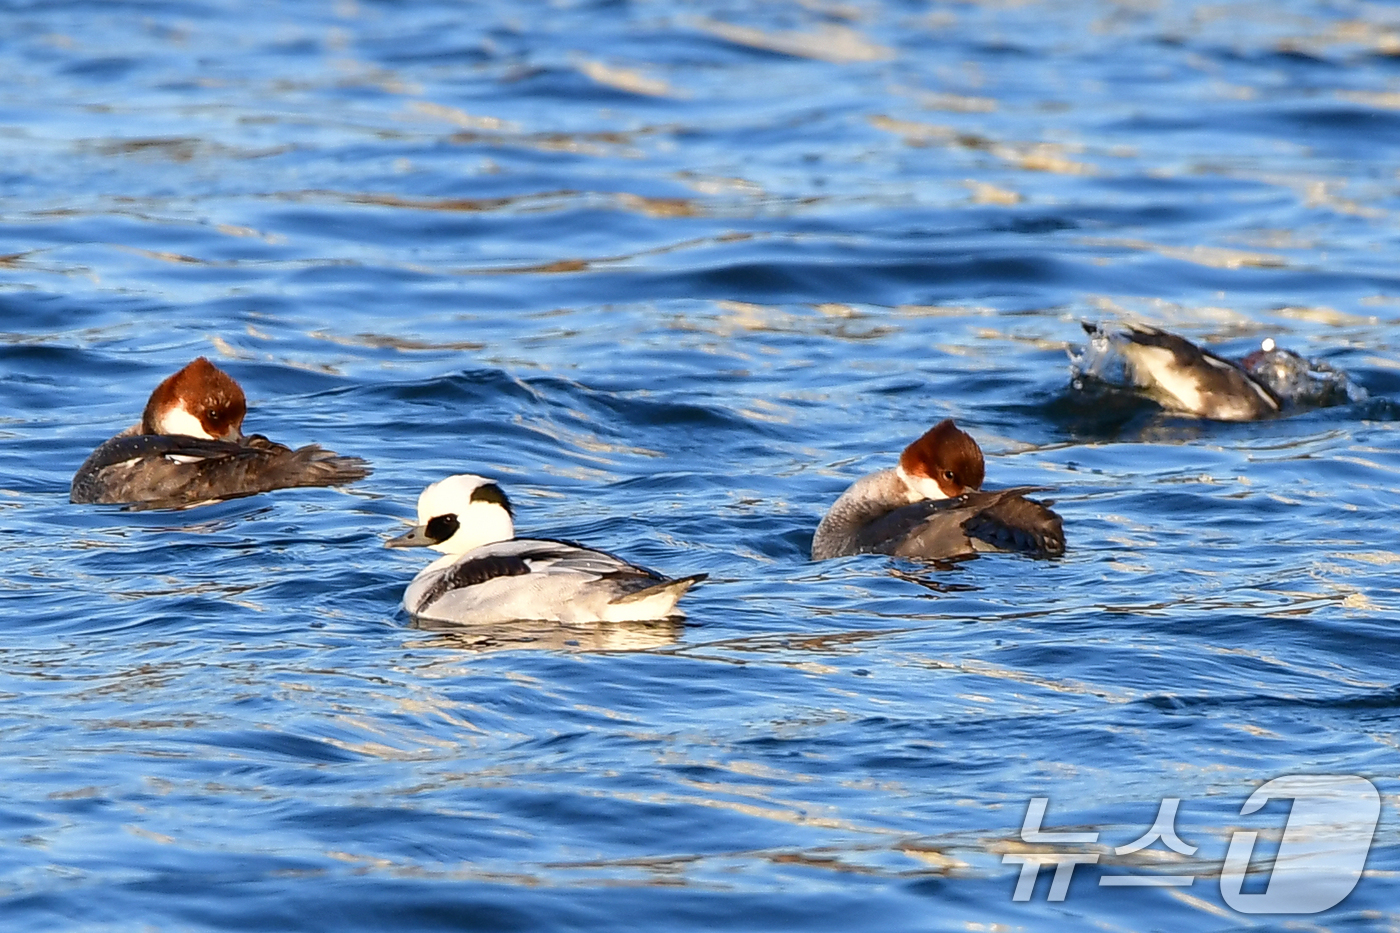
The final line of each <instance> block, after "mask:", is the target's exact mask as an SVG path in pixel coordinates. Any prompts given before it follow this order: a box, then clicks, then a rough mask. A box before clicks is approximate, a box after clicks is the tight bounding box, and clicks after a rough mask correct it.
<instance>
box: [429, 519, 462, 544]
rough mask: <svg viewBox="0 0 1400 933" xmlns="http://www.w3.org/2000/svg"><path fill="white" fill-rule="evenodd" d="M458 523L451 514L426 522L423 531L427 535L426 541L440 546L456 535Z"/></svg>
mask: <svg viewBox="0 0 1400 933" xmlns="http://www.w3.org/2000/svg"><path fill="white" fill-rule="evenodd" d="M458 527H460V526H459V523H458V521H457V516H456V515H453V514H451V513H449V514H447V515H438V516H436V517H434V518H433V519H432V520H431V521H429V522H428V524H427V526H426V527H425V528H424V530H425V531H426V532H427V533H428V540H430V541H432V542H433V543H434V544H441V543H442V542H444V541H446V540H447V539H448V538H450V537H452V536H453V535H455V534H456V533H457V529H458Z"/></svg>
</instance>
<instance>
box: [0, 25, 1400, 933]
mask: <svg viewBox="0 0 1400 933" xmlns="http://www.w3.org/2000/svg"><path fill="white" fill-rule="evenodd" d="M0 24H3V29H0V191H3V194H4V198H3V201H0V314H3V316H2V317H0V331H3V333H0V374H3V380H0V506H3V508H4V510H5V515H6V520H5V521H4V523H3V526H0V527H2V529H3V534H2V536H0V599H3V605H4V607H5V609H6V613H5V619H6V620H7V622H6V625H5V631H4V636H3V640H0V737H3V748H4V750H5V754H4V755H3V756H0V788H3V794H0V926H3V929H4V930H6V931H40V930H45V931H46V930H73V929H102V930H118V931H138V930H139V931H145V930H153V929H158V930H201V931H203V930H279V931H292V930H296V931H301V930H326V931H337V933H345V931H357V930H364V931H378V930H386V929H392V930H430V929H432V930H435V929H482V930H502V929H518V930H530V931H546V930H599V931H602V930H616V929H649V930H653V929H664V930H707V929H714V928H728V929H754V930H760V929H765V930H766V929H788V928H798V927H799V926H800V927H801V928H803V929H807V930H864V929H882V930H884V929H889V930H894V929H901V930H902V929H910V930H914V929H918V930H958V931H966V930H988V929H1002V930H1057V931H1081V930H1086V929H1108V930H1133V931H1139V930H1140V931H1149V930H1214V929H1234V928H1244V927H1252V928H1256V929H1266V930H1274V929H1284V928H1288V929H1324V928H1325V929H1329V930H1341V929H1345V930H1359V929H1375V930H1385V929H1393V928H1394V927H1395V926H1396V925H1397V924H1400V909H1397V907H1396V904H1397V901H1400V898H1397V896H1396V893H1397V888H1396V884H1395V878H1396V874H1395V873H1396V872H1397V871H1400V837H1398V836H1397V830H1400V826H1398V825H1397V819H1396V803H1397V798H1396V796H1395V794H1396V793H1397V791H1400V753H1397V747H1400V690H1397V682H1400V674H1397V667H1400V665H1397V658H1400V631H1397V627H1396V620H1397V618H1398V617H1400V590H1397V585H1396V582H1395V581H1396V570H1397V564H1400V536H1397V531H1396V527H1397V526H1396V517H1395V516H1396V514H1397V509H1400V443H1397V441H1398V440H1400V435H1398V432H1397V428H1396V423H1397V422H1396V415H1397V412H1398V411H1400V408H1397V404H1396V399H1397V398H1400V343H1398V341H1397V333H1400V332H1397V329H1396V325H1397V322H1400V274H1397V272H1396V269H1397V266H1396V263H1395V254H1396V248H1397V246H1400V227H1397V217H1400V190H1398V189H1400V186H1398V185H1397V174H1396V166H1397V164H1400V163H1398V161H1397V157H1400V8H1397V7H1394V6H1389V5H1384V4H1376V3H1362V2H1351V0H1340V2H1332V3H1323V2H1305V0H1272V2H1269V3H1262V2H1261V3H1248V2H1241V3H1232V4H1208V3H1192V2H1186V0H1164V2H1161V3H1156V4H1127V3H1111V2H1068V3H1067V2H1037V0H1031V2H1026V3H1007V4H1002V3H991V2H986V3H933V4H922V3H905V2H898V0H886V2H855V0H850V2H836V0H831V2H828V0H780V2H777V0H775V2H770V3H762V4H759V3H727V2H724V0H654V2H641V0H636V2H574V0H557V2H549V3H544V2H497V0H486V2H482V3H477V4H470V5H468V4H456V3H447V2H430V0H404V2H398V3H392V2H369V0H340V2H336V3H319V2H305V3H275V2H257V0H251V2H239V3H235V2H232V0H204V2H154V0H152V2H136V0H113V2H106V3H82V2H72V3H59V2H48V0H46V2H42V3H39V2H19V0H8V2H0ZM1084 318H1088V319H1093V320H1117V319H1121V320H1141V321H1147V322H1149V323H1154V324H1157V325H1159V326H1163V327H1168V328H1170V329H1173V330H1175V331H1178V332H1180V333H1183V334H1185V335H1187V336H1189V337H1191V338H1192V339H1196V340H1199V341H1202V342H1205V343H1208V344H1211V345H1212V346H1214V347H1215V348H1216V349H1218V350H1219V351H1220V352H1222V353H1227V354H1232V355H1237V354H1242V353H1244V352H1247V351H1248V350H1249V349H1251V348H1253V347H1254V346H1257V345H1258V341H1259V340H1260V339H1262V338H1263V337H1266V336H1273V337H1275V338H1276V339H1277V340H1278V342H1279V343H1280V344H1281V345H1283V346H1287V347H1290V348H1292V349H1294V350H1297V351H1299V352H1302V353H1304V354H1305V355H1308V356H1313V357H1320V358H1323V359H1326V360H1327V361H1328V362H1330V363H1331V364H1332V365H1334V366H1337V367H1339V368H1341V369H1344V370H1346V371H1347V372H1348V373H1350V374H1351V375H1352V377H1353V378H1354V379H1355V380H1356V381H1357V382H1358V383H1359V384H1360V385H1362V386H1363V387H1365V388H1366V389H1367V391H1368V392H1369V393H1370V395H1371V399H1370V400H1369V401H1367V402H1365V403H1361V404H1358V405H1355V406H1352V407H1346V408H1334V409H1328V410H1324V411H1315V412H1310V413H1307V414H1302V415H1299V416H1297V417H1291V418H1287V419H1281V420H1276V421H1270V422H1265V423H1258V424H1243V425H1222V424H1207V423H1199V422H1195V421H1192V420H1189V419H1182V418H1176V417H1170V416H1165V415H1162V414H1160V413H1157V412H1154V411H1153V410H1152V409H1151V407H1150V406H1142V405H1128V406H1104V405H1102V404H1100V403H1099V402H1098V401H1097V400H1093V399H1086V398H1083V397H1081V396H1078V395H1076V394H1075V393H1074V392H1072V391H1071V390H1070V389H1069V381H1068V365H1067V363H1068V361H1067V356H1066V348H1067V347H1072V346H1074V345H1075V344H1077V343H1078V342H1079V341H1080V339H1081V337H1082V332H1081V331H1080V329H1079V326H1078V321H1079V320H1080V319H1084ZM200 354H207V355H209V356H210V357H211V358H212V359H214V360H215V361H216V362H217V363H218V365H220V366H221V367H223V368H225V369H226V370H227V371H228V372H230V373H231V374H233V375H234V376H235V377H236V378H238V379H239V380H240V381H241V383H242V384H243V386H244V388H245V390H246V391H247V393H248V395H249V399H250V405H251V413H250V415H249V418H248V421H247V422H246V425H245V426H246V428H247V429H249V430H251V431H257V432H260V433H264V434H267V435H269V436H270V437H272V438H274V439H276V440H279V441H282V442H284V443H289V444H302V443H310V442H319V443H322V444H324V445H325V446H327V447H330V448H333V449H335V450H337V451H339V452H341V453H345V454H354V455H359V456H363V457H366V458H367V459H369V460H370V461H371V462H372V463H373V464H374V466H375V469H376V472H375V474H374V475H373V476H372V477H370V478H369V479H368V480H366V481H364V482H362V483H359V484H357V485H356V486H353V487H350V488H348V489H346V490H288V491H282V492H279V493H275V494H271V495H265V496H260V497H256V498H251V499H244V500H240V501H234V502H228V503H224V504H220V505H216V506H211V507H207V508H201V509H198V510H192V511H187V512H164V513H160V512H156V513H135V514H132V513H124V512H121V511H119V510H116V509H112V508H102V507H79V506H73V505H70V504H69V503H68V502H67V492H68V482H69V479H70V478H71V476H72V473H73V471H74V470H75V469H76V467H77V466H78V464H79V463H80V462H81V461H82V460H83V458H84V457H85V456H86V454H87V453H88V452H89V451H90V450H91V449H92V448H93V447H94V446H95V445H96V444H97V443H99V442H100V441H101V440H103V439H105V438H106V437H108V436H109V435H111V434H112V433H114V432H115V431H117V430H119V429H120V428H123V427H125V426H126V425H128V424H130V423H131V422H133V421H134V420H135V419H136V417H137V415H138V414H139V412H140V410H141V407H142V405H143V404H144V401H145V398H146V395H147V394H148V393H149V392H150V390H151V388H152V387H153V386H154V385H155V384H156V382H157V381H159V379H161V378H162V377H163V376H165V375H167V374H169V373H170V372H173V371H174V370H175V369H177V368H178V367H179V366H181V365H183V364H184V363H185V362H187V361H188V360H189V359H191V358H192V357H194V356H196V355H200ZM948 416H951V417H955V418H956V419H957V420H958V421H959V423H960V424H961V425H962V426H963V427H965V428H966V429H968V430H969V431H970V432H971V433H972V434H973V435H974V436H975V437H976V438H977V439H978V440H979V441H980V442H981V444H982V446H983V447H984V449H985V450H986V452H987V455H988V484H989V485H991V486H1003V485H1014V484H1038V485H1047V486H1052V487H1054V492H1053V493H1051V494H1050V495H1052V496H1053V498H1054V499H1055V500H1056V503H1057V505H1056V509H1057V510H1058V511H1059V512H1060V513H1061V514H1062V515H1063V517H1064V521H1065V528H1066V534H1067V537H1068V541H1069V551H1068V553H1067V555H1066V556H1065V558H1064V559H1062V560H1056V561H1038V562H1037V561H1029V560H1024V559H1020V558H1015V557H1006V556H1001V557H988V558H982V559H979V560H976V561H972V562H968V563H965V564H962V565H959V566H958V567H956V568H954V569H940V568H928V567H921V566H918V565H915V564H907V563H901V562H892V561H890V560H888V559H885V558H881V557H860V558H852V559H845V560H838V561H833V562H828V563H823V564H819V565H816V564H812V563H810V562H808V561H807V560H806V553H807V548H808V545H809V542H810V538H811V533H812V531H813V529H814V528H815V526H816V523H817V521H818V520H819V519H820V517H821V515H822V514H823V511H824V509H825V508H826V506H827V505H828V504H829V503H830V502H831V501H832V500H833V499H834V498H835V497H836V496H837V495H838V494H839V493H840V492H841V490H842V489H844V488H845V486H846V485H847V484H848V483H849V482H850V481H851V480H852V479H853V478H854V477H856V476H858V475H860V474H861V473H863V472H866V471H869V470H874V469H879V468H882V467H884V466H886V465H888V464H890V463H891V462H892V459H893V457H894V456H895V455H896V454H897V452H898V451H899V450H900V449H901V448H902V447H903V446H904V445H905V444H906V443H908V442H909V441H910V440H912V439H913V438H914V437H916V436H918V434H920V433H921V432H922V431H923V430H925V429H926V428H927V427H928V426H929V425H931V424H932V423H934V422H935V421H937V420H939V419H941V418H943V417H948ZM462 471H471V472H479V473H484V474H488V475H492V476H495V477H497V478H499V480H500V481H501V482H502V483H503V484H504V485H505V486H506V487H507V489H508V490H509V491H510V493H511V494H512V496H513V497H514V498H515V499H516V501H517V504H518V521H519V525H520V527H521V529H522V530H523V531H524V532H527V533H535V534H542V535H548V536H564V537H569V538H575V539H579V540H583V541H587V542H590V543H592V544H594V545H596V546H599V547H603V548H606V549H609V550H612V551H616V552H617V553H620V554H622V555H625V556H626V557H628V558H631V559H633V560H635V561H639V562H642V563H646V564H648V565H651V566H654V567H656V568H658V569H660V570H663V571H665V572H668V573H672V574H689V573H699V572H708V573H709V575H710V579H709V581H708V582H707V583H705V584H704V585H702V586H700V587H698V588H696V589H695V590H694V591H692V593H691V594H690V595H688V596H687V597H686V600H685V604H684V605H685V607H686V608H687V611H688V619H687V620H686V621H685V622H684V623H680V622H666V623H654V624H647V625H626V626H620V625H618V626H605V627H599V628H581V629H560V628H551V627H549V626H543V625H539V624H521V625H518V626H499V627H493V628H486V629H469V630H462V631H446V632H444V631H423V630H419V629H417V628H415V627H414V626H413V625H412V623H411V622H410V620H409V619H408V618H407V617H405V616H404V614H403V612H402V610H401V609H400V608H399V606H398V600H399V597H400V594H401V592H402V589H403V587H404V585H405V584H406V583H407V581H408V580H409V579H410V578H411V577H412V575H413V574H414V573H415V572H416V570H417V569H418V568H419V567H420V566H422V564H423V563H424V560H425V558H424V557H423V555H422V554H420V553H415V552H411V551H410V552H402V551H389V550H385V549H384V548H382V547H381V544H382V542H383V540H385V539H386V538H387V537H389V536H390V535H392V534H395V533H397V532H398V531H400V530H402V528H403V525H402V524H401V522H400V520H401V519H405V518H408V517H410V516H411V514H412V510H413V503H414V500H415V498H416V496H417V494H418V492H419V490H420V489H421V488H422V487H423V486H424V485H425V484H427V483H428V482H431V481H433V480H436V479H439V478H441V477H442V476H444V475H446V474H448V473H452V472H462ZM1292 773H1317V774H1360V775H1364V776H1366V777H1368V778H1370V779H1371V780H1373V781H1374V782H1375V783H1376V785H1377V786H1378V787H1379V788H1380V790H1381V792H1382V794H1383V795H1384V806H1383V807H1382V816H1381V821H1380V825H1379V828H1378V830H1377V833H1376V837H1375V844H1374V846H1373V848H1372V850H1371V854H1370V860H1369V863H1368V873H1367V875H1366V876H1365V877H1363V878H1362V879H1361V881H1360V883H1359V884H1358V885H1357V887H1356V889H1355V891H1354V892H1353V893H1352V894H1351V896H1350V897H1349V898H1348V899H1347V900H1345V901H1344V902H1342V903H1341V904H1340V905H1339V906H1337V907H1335V908H1332V909H1331V910H1328V911H1326V912H1325V913H1322V914H1318V915H1313V916H1301V917H1299V916H1291V917H1290V916H1284V917H1270V916H1251V915H1246V914H1242V913H1238V912H1236V911H1234V910H1232V909H1230V908H1229V907H1228V906H1227V905H1226V904H1225V903H1224V902H1223V901H1222V897H1221V894H1220V891H1219V883H1218V880H1217V876H1218V873H1219V869H1220V859H1221V858H1222V857H1223V855H1224V852H1225V847H1226V844H1227V843H1228V841H1229V839H1230V836H1231V833H1232V832H1233V831H1234V830H1235V829H1236V828H1240V827H1245V828H1255V829H1258V828H1261V827H1262V828H1267V827H1269V826H1273V827H1275V829H1276V830H1277V827H1281V826H1282V823H1283V820H1284V816H1283V814H1286V813H1287V812H1288V811H1287V807H1288V805H1287V803H1286V802H1280V803H1275V804H1270V805H1269V809H1267V810H1266V811H1261V814H1260V815H1256V816H1255V817H1244V816H1241V815H1240V808H1241V806H1242V804H1243V802H1244V800H1245V798H1246V797H1248V796H1249V794H1250V792H1251V791H1252V790H1253V789H1254V788H1255V787H1256V786H1257V785H1258V784H1259V783H1260V782H1262V781H1265V780H1268V779H1271V778H1274V777H1276V776H1279V775H1284V774H1292ZM1034 796H1044V797H1048V798H1049V799H1050V804H1049V811H1048V812H1049V816H1048V817H1047V828H1055V829H1071V830H1078V831H1086V830H1093V831H1099V832H1100V833H1101V836H1100V842H1101V843H1102V844H1104V845H1106V846H1107V847H1108V849H1098V850H1095V851H1108V850H1109V849H1111V848H1112V847H1113V846H1116V845H1121V844H1123V843H1126V842H1129V841H1131V840H1134V839H1136V838H1138V836H1140V835H1141V834H1142V833H1143V832H1144V831H1145V830H1146V829H1147V827H1148V826H1149V825H1150V824H1151V823H1152V822H1153V818H1154V815H1155V814H1156V813H1157V811H1158V805H1159V801H1160V800H1161V799H1162V798H1164V797H1175V798H1179V799H1180V800H1181V804H1180V813H1179V816H1178V819H1177V823H1176V827H1177V830H1178V832H1179V834H1180V836H1181V837H1182V838H1183V839H1184V840H1185V841H1186V842H1187V843H1190V844H1192V845H1196V846H1198V847H1199V849H1198V851H1197V852H1196V853H1195V855H1194V856H1191V857H1177V856H1173V855H1172V853H1170V852H1162V853H1161V854H1162V856H1163V857H1164V861H1162V862H1160V863H1153V862H1150V861H1143V860H1139V861H1133V860H1132V859H1120V860H1115V859H1113V858H1112V857H1105V858H1104V860H1103V864H1101V865H1097V866H1094V865H1090V866H1084V867H1081V868H1079V869H1078V870H1077V871H1076V873H1075V875H1074V881H1073V883H1072V885H1071V887H1070V889H1069V894H1068V896H1067V897H1066V899H1065V900H1064V901H1062V902H1050V901H1048V900H1047V893H1048V888H1049V880H1048V878H1049V871H1048V870H1046V871H1044V872H1042V873H1041V879H1040V882H1039V884H1038V885H1037V887H1036V889H1035V892H1034V896H1033V897H1032V898H1031V899H1030V900H1029V901H1025V902H1014V901H1013V900H1012V895H1013V889H1014V888H1015V885H1016V880H1017V872H1018V868H1017V866H1016V865H1014V864H1007V863H1004V862H1003V860H1002V856H1003V855H1004V854H1006V853H1008V852H1011V853H1015V852H1018V851H1021V850H1023V849H1024V848H1026V847H1025V846H1024V844H1023V843H1022V841H1021V840H1020V837H1019V832H1020V828H1021V823H1022V818H1023V816H1024V815H1025V813H1026V809H1027V804H1028V801H1029V799H1030V798H1031V797H1034ZM1261 820H1262V822H1261ZM1274 838H1277V832H1276V831H1275V834H1274ZM1261 846H1265V843H1262V842H1261ZM1032 848H1033V847H1032ZM1071 848H1073V847H1071ZM1080 848H1083V847H1080ZM1157 848H1158V849H1160V848H1161V847H1160V846H1158V847H1157ZM1265 848H1267V846H1265ZM1171 859H1176V861H1171ZM1153 864H1158V865H1159V867H1165V868H1168V869H1176V870H1179V871H1185V872H1188V873H1191V874H1193V875H1196V876H1198V877H1197V879H1196V881H1195V882H1194V883H1193V884H1192V886H1191V887H1189V888H1173V889H1165V888H1117V889H1114V888H1108V887H1102V886H1099V885H1098V881H1097V879H1098V878H1099V877H1101V876H1103V875H1105V874H1112V873H1124V872H1131V871H1134V870H1136V871H1138V872H1140V873H1141V872H1145V871H1150V868H1151V865H1153ZM1144 866H1146V867H1144ZM1256 880H1257V879H1256ZM1253 883H1254V882H1251V884H1253Z"/></svg>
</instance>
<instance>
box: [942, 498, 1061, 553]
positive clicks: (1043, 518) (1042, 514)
mask: <svg viewBox="0 0 1400 933" xmlns="http://www.w3.org/2000/svg"><path fill="white" fill-rule="evenodd" d="M963 531H965V532H966V533H967V536H968V537H969V538H976V539H977V540H979V541H983V542H985V543H987V544H990V545H991V546H992V547H994V548H996V549H997V550H999V551H1017V552H1020V553H1022V554H1033V555H1035V556H1037V557H1058V556H1060V555H1061V554H1063V553H1064V552H1065V529H1064V523H1063V522H1062V521H1061V520H1060V516H1058V515H1056V514H1055V513H1054V512H1052V511H1050V510H1049V509H1048V508H1046V507H1045V506H1044V505H1043V504H1041V503H1039V502H1036V501H1035V500H1034V499H1027V498H1025V497H1024V496H1021V495H1010V496H1005V497H1003V498H1000V499H998V500H997V501H996V502H995V503H993V504H992V505H989V506H988V507H987V508H984V509H981V510H980V511H978V512H977V513H976V514H974V515H973V516H972V517H971V518H969V519H968V520H967V521H965V522H963Z"/></svg>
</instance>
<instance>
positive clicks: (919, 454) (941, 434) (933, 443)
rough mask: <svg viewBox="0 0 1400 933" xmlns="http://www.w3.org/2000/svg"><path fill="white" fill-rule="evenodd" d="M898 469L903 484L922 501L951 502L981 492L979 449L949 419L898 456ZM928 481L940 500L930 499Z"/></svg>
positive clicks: (982, 466) (982, 469) (939, 423)
mask: <svg viewBox="0 0 1400 933" xmlns="http://www.w3.org/2000/svg"><path fill="white" fill-rule="evenodd" d="M899 469H900V472H901V473H903V474H904V476H905V478H906V481H907V482H909V483H910V485H911V486H912V487H913V488H914V489H915V490H916V491H918V492H922V493H923V494H924V496H925V498H929V499H937V498H943V497H947V498H952V497H953V496H960V495H962V494H963V493H965V492H968V491H969V490H973V489H980V488H982V477H983V474H984V473H985V470H986V465H985V464H984V463H983V461H982V448H980V447H978V446H977V442H976V441H974V440H973V439H972V436H971V435H969V434H967V433H966V432H964V431H960V430H958V427H957V425H955V424H953V422H952V419H945V420H943V421H940V422H938V424H936V425H934V426H933V427H932V428H930V429H929V430H928V431H927V432H926V433H925V434H924V436H923V437H921V438H919V439H918V440H917V441H915V442H914V443H912V444H910V445H909V446H908V447H906V448H904V453H902V454H900V456H899ZM929 481H932V482H933V483H934V484H936V485H937V488H938V491H939V492H941V493H942V496H937V495H931V493H933V491H934V490H933V488H932V487H930V486H929V485H928V482H929Z"/></svg>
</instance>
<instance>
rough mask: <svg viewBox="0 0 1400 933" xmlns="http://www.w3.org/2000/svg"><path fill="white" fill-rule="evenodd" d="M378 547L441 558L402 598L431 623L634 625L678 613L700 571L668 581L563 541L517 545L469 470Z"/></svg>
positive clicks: (435, 491)
mask: <svg viewBox="0 0 1400 933" xmlns="http://www.w3.org/2000/svg"><path fill="white" fill-rule="evenodd" d="M385 547H430V548H432V549H433V550H435V551H441V552H442V553H443V554H444V555H445V556H443V557H440V558H438V559H437V560H435V561H433V562H432V563H431V564H429V565H428V566H427V567H424V568H423V569H422V570H421V571H419V572H418V575H417V576H416V577H414V578H413V582H412V583H410V584H409V585H408V589H406V590H405V591H404V595H403V605H404V608H405V609H406V610H408V612H409V614H410V615H412V616H414V617H416V618H419V619H427V620H432V621H438V622H456V623H489V622H510V621H515V620H523V619H538V620H544V621H551V622H572V623H587V622H640V621H647V620H651V619H664V618H667V617H669V616H673V615H676V614H677V613H676V602H677V601H678V600H679V599H680V598H681V596H682V595H683V594H684V593H685V591H686V590H688V589H690V587H691V586H692V585H694V584H695V583H698V582H700V581H701V580H703V579H705V577H706V574H703V573H697V574H693V575H691V576H688V577H680V578H678V579H671V578H668V577H663V576H661V575H660V574H658V573H656V572H655V571H651V570H647V569H645V568H643V567H638V566H636V565H634V564H629V563H627V562H626V561H624V560H622V559H620V558H617V557H614V556H613V555H611V554H607V553H605V552H603V551H595V550H593V549H592V548H586V547H583V546H582V545H578V544H572V543H570V542H568V541H551V540H547V539H531V538H516V537H515V523H514V520H513V513H512V511H511V505H510V500H509V499H507V498H506V494H505V492H504V491H502V489H501V487H500V486H498V485H497V484H496V483H495V482H494V481H492V480H489V479H487V478H485V477H482V476H474V475H472V474H469V473H463V474H459V475H457V476H449V477H447V478H446V479H444V480H439V481H438V482H436V483H433V484H432V485H431V486H429V487H428V488H427V489H424V490H423V493H422V494H421V495H420V496H419V497H418V525H417V527H415V528H414V529H413V530H411V531H408V532H405V533H404V534H401V535H399V536H398V537H397V538H393V539H391V540H389V541H386V542H385Z"/></svg>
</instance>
